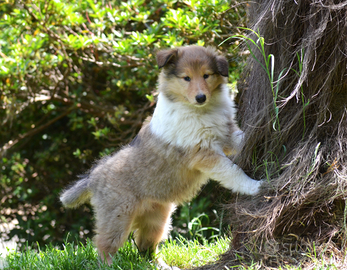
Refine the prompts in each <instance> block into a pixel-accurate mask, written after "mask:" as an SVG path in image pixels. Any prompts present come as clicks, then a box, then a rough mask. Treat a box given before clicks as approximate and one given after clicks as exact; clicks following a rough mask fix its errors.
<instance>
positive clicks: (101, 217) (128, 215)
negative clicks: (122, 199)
mask: <svg viewBox="0 0 347 270" xmlns="http://www.w3.org/2000/svg"><path fill="white" fill-rule="evenodd" d="M134 209H135V204H130V203H124V204H122V205H118V206H113V207H112V206H111V205H108V206H105V205H100V207H98V208H96V236H95V238H94V241H95V245H96V247H97V249H98V253H99V256H100V257H101V259H102V260H104V261H107V263H108V264H109V265H111V264H112V255H114V254H115V253H116V252H117V251H118V249H119V248H120V247H122V246H123V244H124V243H125V241H126V240H127V238H128V236H129V234H130V231H131V225H132V222H133V218H134V214H133V213H134ZM129 210H130V211H129Z"/></svg>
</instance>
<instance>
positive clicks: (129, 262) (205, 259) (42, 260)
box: [4, 237, 230, 270]
mask: <svg viewBox="0 0 347 270" xmlns="http://www.w3.org/2000/svg"><path fill="white" fill-rule="evenodd" d="M229 243H230V239H228V238H227V237H222V238H219V239H218V240H216V241H214V242H212V243H208V242H207V241H205V242H204V243H202V244H200V243H199V242H198V241H197V240H185V239H184V238H179V239H176V240H172V239H170V240H167V241H166V242H164V243H163V244H162V245H161V246H160V248H159V253H158V255H157V258H159V259H162V260H163V261H164V262H165V263H166V264H168V265H172V266H177V267H179V268H181V269H184V268H192V267H196V266H201V265H204V264H206V263H209V262H212V261H215V260H217V258H218V256H219V255H220V254H221V253H223V252H225V251H226V250H227V249H228V247H229ZM4 266H5V268H4V269H11V270H17V269H18V270H19V269H20V270H24V269H25V270H26V269H28V270H29V269H32V270H37V269H40V270H48V269H54V270H55V269H61V270H80V269H119V270H120V269H127V270H128V269H136V270H141V269H146V270H147V269H159V268H158V266H157V264H156V262H155V260H149V259H148V258H146V257H141V256H140V255H139V253H138V251H137V249H136V247H135V246H134V244H133V243H131V242H129V241H128V242H127V243H126V244H125V245H124V247H122V248H121V249H120V250H119V252H118V253H117V254H116V255H115V256H114V258H113V265H112V266H108V265H107V264H105V263H103V262H102V261H100V259H99V257H98V255H97V251H96V249H95V247H94V245H93V243H92V242H91V241H90V240H88V241H87V243H86V244H85V245H83V244H81V243H78V244H77V243H75V242H65V244H64V245H63V247H62V248H57V247H53V246H52V245H51V246H46V247H44V248H39V249H38V250H33V249H31V248H30V247H27V248H26V251H23V252H14V253H11V254H9V255H8V256H7V257H6V263H5V264H4Z"/></svg>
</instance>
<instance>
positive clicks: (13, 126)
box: [0, 0, 246, 245]
mask: <svg viewBox="0 0 347 270" xmlns="http://www.w3.org/2000/svg"><path fill="white" fill-rule="evenodd" d="M245 18H246V16H245V5H241V4H239V3H238V1H223V0H208V1H193V0H192V1H171V0H164V1H159V0H155V1H147V0H134V1H117V0H111V1H92V0H86V1H82V0H72V1H68V2H65V1H59V0H50V1H47V0H35V1H31V0H23V1H22V0H18V1H16V0H6V1H5V2H2V3H0V121H1V129H0V147H1V148H0V158H1V159H0V162H1V163H0V200H1V208H0V217H1V222H11V221H12V222H13V221H15V222H17V223H16V227H15V229H13V230H12V231H11V232H10V235H9V236H10V237H12V236H14V235H18V236H19V238H20V239H25V240H28V241H29V243H35V242H37V243H39V244H40V245H42V244H46V243H48V242H50V243H61V242H62V241H63V239H64V238H66V236H67V233H70V234H71V235H72V236H75V237H80V238H81V240H83V239H86V237H91V236H92V224H93V222H92V219H93V217H92V213H91V209H90V207H89V206H87V205H86V206H83V207H81V208H79V209H76V210H65V209H64V208H63V207H62V206H61V204H60V202H59V200H58V197H59V193H60V192H61V190H62V188H63V187H65V186H66V185H68V184H69V183H71V182H73V181H74V180H75V179H76V175H78V174H81V173H83V172H84V171H85V170H87V169H88V168H89V167H90V166H91V165H92V163H93V161H94V160H95V159H96V158H99V157H101V156H103V155H106V154H110V153H112V152H113V151H115V150H117V149H118V148H119V147H121V146H122V145H124V144H126V143H128V142H129V141H130V140H131V139H132V138H133V137H134V135H135V134H136V132H137V131H138V129H139V128H140V126H141V123H142V121H143V120H144V118H145V117H146V116H148V115H150V114H151V113H152V111H153V108H154V105H155V97H156V94H157V93H156V79H157V75H158V73H159V71H158V70H157V68H156V63H155V57H154V55H155V51H156V50H158V49H161V48H166V47H173V46H181V45H187V44H196V43H197V44H199V45H213V46H217V47H218V45H219V44H220V43H221V42H222V41H224V40H225V39H226V38H228V37H229V36H231V35H233V34H235V33H239V30H238V29H237V27H238V26H244V25H245ZM218 49H219V50H220V51H222V52H224V53H225V54H226V56H227V58H228V60H229V64H230V74H231V76H230V82H235V81H236V80H237V78H238V74H239V72H240V69H241V68H242V57H241V56H240V54H239V52H238V48H237V44H236V43H233V44H230V42H226V43H224V44H223V45H222V46H219V47H218ZM220 189H221V188H220V187H216V185H214V184H209V185H207V187H205V188H204V189H203V191H202V192H201V194H200V196H198V198H196V199H195V200H194V201H193V202H192V203H191V204H188V205H186V206H184V207H183V208H180V209H179V210H178V211H176V213H175V217H174V226H175V227H176V228H179V230H176V231H178V232H179V233H182V234H184V235H185V236H187V237H190V236H196V235H199V234H201V233H203V232H202V231H199V228H201V227H204V226H205V225H206V224H212V225H213V226H215V227H217V228H218V229H221V223H220V220H221V217H220V214H217V212H216V211H215V209H216V208H218V205H219V203H220V202H221V201H222V200H223V199H222V198H223V197H227V196H228V192H227V191H224V195H225V196H223V194H221V191H220ZM222 193H223V192H222ZM207 195H208V196H207ZM204 213H206V215H204ZM219 213H220V212H219ZM199 215H200V217H201V218H200V219H199V221H198V222H196V221H197V220H192V217H196V216H199ZM194 224H195V225H194ZM188 228H191V229H193V230H191V232H188V230H187V229H188ZM194 228H195V229H194ZM218 229H215V231H217V232H216V233H218ZM219 232H220V231H219ZM212 234H213V230H211V231H210V232H208V236H211V235H212ZM3 237H5V236H4V235H3Z"/></svg>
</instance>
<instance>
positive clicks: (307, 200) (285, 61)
mask: <svg viewBox="0 0 347 270" xmlns="http://www.w3.org/2000/svg"><path fill="white" fill-rule="evenodd" d="M341 2H342V1H333V0H326V1H318V0H296V1H295V0H257V1H255V2H251V7H250V10H249V17H250V21H251V24H252V26H251V28H252V29H253V30H254V31H255V32H251V34H250V38H251V39H252V40H253V41H255V44H254V43H252V42H250V40H248V42H247V44H249V48H250V51H251V54H250V57H249V59H248V62H247V66H246V70H245V72H244V76H243V79H242V80H241V81H240V84H239V89H240V96H239V99H240V104H239V106H240V108H239V116H240V121H241V128H242V129H243V130H244V131H245V134H246V145H245V147H244V149H243V151H242V153H241V154H240V156H239V157H238V158H237V160H238V164H239V165H240V166H241V167H242V168H244V170H245V171H246V172H248V173H249V174H250V175H251V176H252V177H255V178H258V179H266V184H265V185H264V188H263V190H262V192H261V194H259V196H257V197H254V198H251V197H239V198H237V200H236V199H235V201H234V202H233V203H231V204H230V205H228V209H229V210H230V212H231V214H232V215H231V217H230V223H231V224H233V225H234V227H233V228H234V229H233V230H234V232H233V235H234V240H233V245H232V246H231V250H230V251H229V252H227V253H226V254H225V255H224V256H223V258H222V260H221V262H220V263H226V264H230V265H232V264H233V262H235V263H238V264H239V262H238V259H237V256H235V253H238V256H239V257H240V256H241V257H244V259H245V260H246V259H247V258H249V259H250V260H259V259H260V258H261V259H262V261H263V263H264V265H268V266H270V265H277V266H278V264H281V262H282V263H283V262H284V261H285V260H287V261H289V262H290V261H291V260H294V261H295V257H296V256H298V257H299V256H300V254H299V253H300V252H299V251H298V250H297V252H296V253H295V252H294V253H293V252H292V251H290V254H289V249H288V243H293V246H294V245H297V246H300V247H303V248H304V246H305V245H306V244H308V245H310V243H313V242H315V244H316V245H322V244H329V245H328V246H329V247H330V248H334V249H335V251H336V250H339V251H341V252H342V253H343V252H344V250H345V247H346V234H347V228H346V214H347V212H346V210H347V207H346V197H347V169H346V161H347V154H346V149H347V119H346V112H347V109H346V107H347V73H346V65H347V20H346V14H347V2H344V3H341ZM261 37H263V38H264V41H265V44H264V51H263V52H262V51H261V50H259V48H257V46H258V47H260V48H261V41H262V40H261ZM270 55H272V56H270ZM264 56H265V57H264ZM268 60H269V61H268ZM267 61H268V68H266V62H267ZM262 65H263V67H265V69H264V68H263V67H262ZM265 70H267V71H268V72H266V71H265ZM272 74H273V75H272ZM252 174H253V175H252ZM325 246H327V245H325ZM278 253H280V254H281V257H279V256H277V257H276V259H275V261H276V262H274V261H273V260H272V259H271V258H273V256H274V255H276V254H278ZM248 256H249V257H248ZM317 256H318V255H317ZM281 258H282V261H281ZM294 261H293V262H294ZM210 269H213V268H212V267H211V268H210ZM216 269H217V268H216Z"/></svg>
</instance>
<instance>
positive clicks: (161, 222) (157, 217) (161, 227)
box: [134, 203, 175, 255]
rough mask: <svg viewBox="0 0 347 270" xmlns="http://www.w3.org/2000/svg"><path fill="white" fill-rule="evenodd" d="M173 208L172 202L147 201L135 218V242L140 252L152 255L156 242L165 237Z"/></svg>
mask: <svg viewBox="0 0 347 270" xmlns="http://www.w3.org/2000/svg"><path fill="white" fill-rule="evenodd" d="M174 210H175V205H174V204H173V203H148V205H147V206H146V207H145V210H144V211H143V212H142V213H141V214H140V215H138V216H137V217H136V218H135V223H134V229H136V231H135V242H136V245H137V247H138V249H139V251H140V252H141V253H147V254H149V255H152V254H153V253H154V252H155V251H156V247H157V244H158V243H159V242H160V241H161V240H162V239H165V238H166V237H167V235H168V233H169V231H170V229H171V219H170V217H171V213H172V212H173V211H174Z"/></svg>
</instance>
